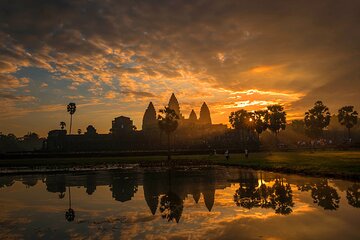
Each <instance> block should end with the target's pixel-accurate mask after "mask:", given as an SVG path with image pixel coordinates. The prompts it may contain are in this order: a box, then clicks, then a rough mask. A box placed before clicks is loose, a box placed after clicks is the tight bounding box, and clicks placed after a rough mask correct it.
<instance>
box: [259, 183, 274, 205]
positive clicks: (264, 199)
mask: <svg viewBox="0 0 360 240" xmlns="http://www.w3.org/2000/svg"><path fill="white" fill-rule="evenodd" d="M257 192H258V195H259V198H260V203H259V204H260V207H261V208H272V209H275V206H274V204H273V202H272V201H271V196H272V195H273V192H274V191H273V188H272V187H269V186H266V185H265V184H264V183H262V184H261V185H260V187H259V188H258V189H257Z"/></svg>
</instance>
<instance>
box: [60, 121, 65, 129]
mask: <svg viewBox="0 0 360 240" xmlns="http://www.w3.org/2000/svg"><path fill="white" fill-rule="evenodd" d="M65 127H66V123H65V122H60V128H61V130H64V128H65Z"/></svg>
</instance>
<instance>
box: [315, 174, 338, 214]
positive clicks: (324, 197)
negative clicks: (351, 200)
mask: <svg viewBox="0 0 360 240" xmlns="http://www.w3.org/2000/svg"><path fill="white" fill-rule="evenodd" d="M311 196H312V198H313V200H314V203H317V204H318V205H319V206H321V207H323V208H324V209H325V210H336V209H337V208H339V202H340V197H339V195H338V193H337V191H336V189H335V188H333V187H331V186H329V184H328V181H327V180H325V179H324V180H322V181H321V182H320V183H319V184H315V185H314V187H313V188H312V189H311Z"/></svg>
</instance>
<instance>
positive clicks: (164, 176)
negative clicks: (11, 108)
mask: <svg viewBox="0 0 360 240" xmlns="http://www.w3.org/2000/svg"><path fill="white" fill-rule="evenodd" d="M39 238H42V239H360V184H359V183H355V182H349V181H342V180H331V179H324V178H310V177H303V176H298V175H285V174H279V173H271V172H265V171H251V170H244V169H238V168H227V167H202V168H177V169H171V170H169V169H156V168H154V169H141V168H137V167H133V168H128V169H120V170H113V171H97V172H88V173H72V174H49V175H23V176H1V177H0V239H39Z"/></svg>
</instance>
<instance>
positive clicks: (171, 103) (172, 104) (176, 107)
mask: <svg viewBox="0 0 360 240" xmlns="http://www.w3.org/2000/svg"><path fill="white" fill-rule="evenodd" d="M168 107H169V108H171V109H172V110H174V111H175V113H176V114H177V115H178V116H179V118H180V119H183V117H182V115H181V112H180V105H179V102H178V100H177V98H176V97H175V94H174V93H172V94H171V97H170V100H169V104H168Z"/></svg>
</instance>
